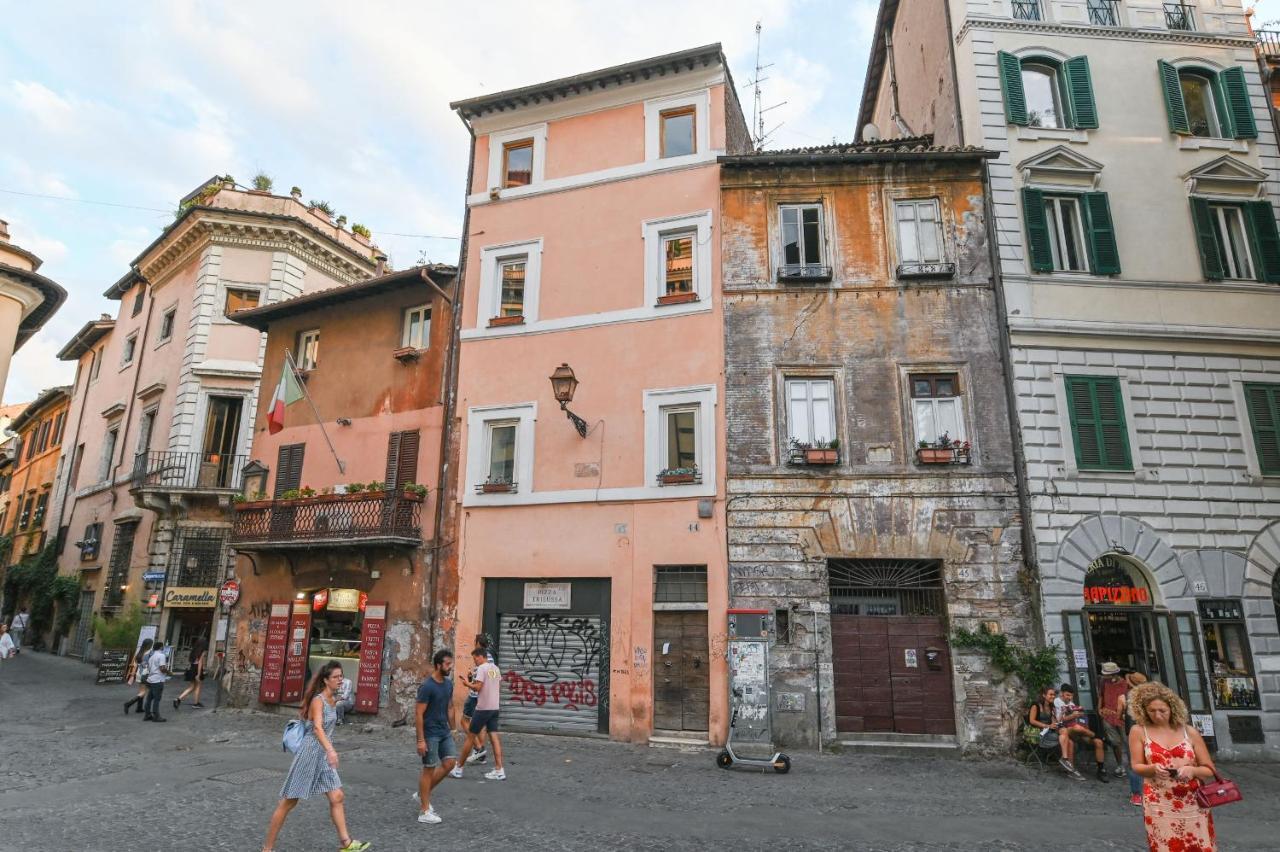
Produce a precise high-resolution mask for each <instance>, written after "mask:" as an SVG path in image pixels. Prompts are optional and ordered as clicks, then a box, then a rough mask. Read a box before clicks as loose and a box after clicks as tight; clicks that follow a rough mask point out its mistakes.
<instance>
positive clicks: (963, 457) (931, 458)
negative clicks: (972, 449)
mask: <svg viewBox="0 0 1280 852" xmlns="http://www.w3.org/2000/svg"><path fill="white" fill-rule="evenodd" d="M916 462H918V463H919V464H969V448H968V447H967V446H961V445H958V444H957V445H953V446H950V447H920V448H919V449H917V450H916Z"/></svg>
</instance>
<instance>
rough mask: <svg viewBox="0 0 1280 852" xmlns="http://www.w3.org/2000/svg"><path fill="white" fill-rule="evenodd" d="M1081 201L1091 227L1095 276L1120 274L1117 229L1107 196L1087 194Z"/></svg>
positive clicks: (1090, 264)
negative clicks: (1112, 219)
mask: <svg viewBox="0 0 1280 852" xmlns="http://www.w3.org/2000/svg"><path fill="white" fill-rule="evenodd" d="M1081 200H1082V201H1083V202H1084V210H1085V220H1086V221H1087V223H1088V226H1089V268H1090V269H1091V270H1092V271H1093V273H1094V274H1095V275H1118V274H1120V250H1119V248H1117V247H1116V229H1115V225H1114V224H1113V223H1112V221H1111V205H1110V204H1109V203H1108V201H1107V194H1106V193H1105V192H1086V193H1085V194H1084V195H1082V196H1081Z"/></svg>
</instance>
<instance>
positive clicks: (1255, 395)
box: [1244, 385, 1280, 474]
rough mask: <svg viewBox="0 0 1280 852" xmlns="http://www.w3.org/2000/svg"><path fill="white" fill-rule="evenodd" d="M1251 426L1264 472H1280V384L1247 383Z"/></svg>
mask: <svg viewBox="0 0 1280 852" xmlns="http://www.w3.org/2000/svg"><path fill="white" fill-rule="evenodd" d="M1244 394H1245V401H1246V404H1247V405H1248V407H1249V426H1250V427H1251V428H1252V430H1253V445H1254V446H1255V447H1256V448H1257V450H1258V466H1259V468H1261V470H1262V472H1263V473H1264V474H1280V385H1245V386H1244Z"/></svg>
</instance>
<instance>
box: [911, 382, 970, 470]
mask: <svg viewBox="0 0 1280 852" xmlns="http://www.w3.org/2000/svg"><path fill="white" fill-rule="evenodd" d="M907 381H908V382H909V384H910V389H911V419H912V425H913V427H914V429H915V441H916V461H918V462H919V463H920V464H968V463H969V462H970V460H971V452H970V444H969V439H968V430H967V429H966V428H965V417H964V400H963V398H962V397H961V396H960V377H959V375H958V374H956V373H911V374H910V375H908V376H907Z"/></svg>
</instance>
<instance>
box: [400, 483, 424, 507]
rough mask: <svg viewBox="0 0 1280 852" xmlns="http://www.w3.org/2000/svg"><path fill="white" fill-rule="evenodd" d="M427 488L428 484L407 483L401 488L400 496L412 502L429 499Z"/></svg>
mask: <svg viewBox="0 0 1280 852" xmlns="http://www.w3.org/2000/svg"><path fill="white" fill-rule="evenodd" d="M427 490H428V489H427V486H425V485H419V484H418V483H416V482H415V483H413V484H411V485H405V486H404V488H403V489H401V494H400V496H401V497H403V498H404V499H406V500H408V501H409V502H411V503H421V502H422V501H423V500H425V499H427Z"/></svg>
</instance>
